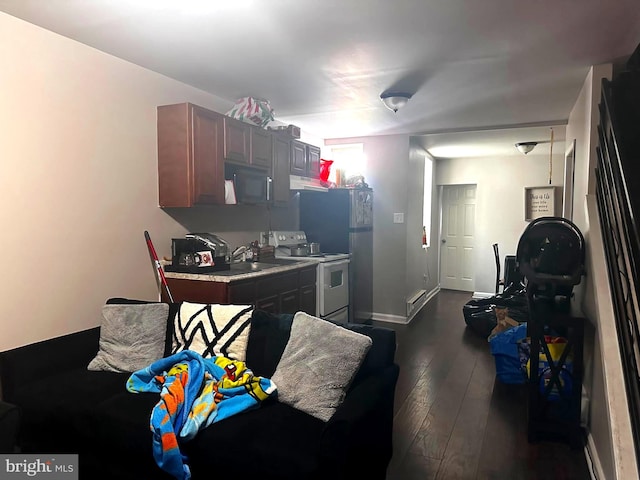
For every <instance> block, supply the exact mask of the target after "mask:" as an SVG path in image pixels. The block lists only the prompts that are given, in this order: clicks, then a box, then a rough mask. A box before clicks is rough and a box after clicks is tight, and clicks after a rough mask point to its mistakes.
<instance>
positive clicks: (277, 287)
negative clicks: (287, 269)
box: [256, 272, 298, 298]
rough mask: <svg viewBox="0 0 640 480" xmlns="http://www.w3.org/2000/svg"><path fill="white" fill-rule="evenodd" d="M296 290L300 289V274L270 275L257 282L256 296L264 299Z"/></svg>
mask: <svg viewBox="0 0 640 480" xmlns="http://www.w3.org/2000/svg"><path fill="white" fill-rule="evenodd" d="M294 288H298V272H293V273H285V274H282V275H270V276H268V277H264V278H261V279H258V280H257V282H256V296H257V297H258V298H262V297H266V296H269V295H275V294H278V293H280V292H285V291H287V290H292V289H294Z"/></svg>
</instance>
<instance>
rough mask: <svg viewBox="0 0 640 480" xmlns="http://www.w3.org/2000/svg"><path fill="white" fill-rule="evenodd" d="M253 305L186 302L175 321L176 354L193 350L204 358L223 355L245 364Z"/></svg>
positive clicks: (174, 346)
mask: <svg viewBox="0 0 640 480" xmlns="http://www.w3.org/2000/svg"><path fill="white" fill-rule="evenodd" d="M252 312H253V307H252V306H251V305H219V304H201V303H190V302H183V303H182V304H181V305H180V310H179V311H178V316H177V318H176V319H175V321H174V329H173V350H172V352H173V353H178V352H181V351H182V350H193V351H195V352H198V353H199V354H200V355H202V356H203V357H204V358H210V357H213V356H217V355H222V356H225V357H227V358H230V359H232V360H239V361H241V362H244V361H245V358H246V354H247V340H248V338H249V331H250V330H251V313H252Z"/></svg>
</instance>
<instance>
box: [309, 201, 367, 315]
mask: <svg viewBox="0 0 640 480" xmlns="http://www.w3.org/2000/svg"><path fill="white" fill-rule="evenodd" d="M300 229H301V230H304V232H305V233H306V235H307V241H308V242H319V243H320V249H321V250H322V252H324V253H349V254H351V263H350V265H349V292H350V299H349V305H350V312H349V322H353V323H365V322H368V321H370V320H371V315H372V311H373V191H372V190H370V189H352V188H335V189H330V190H329V191H328V192H312V191H303V192H300Z"/></svg>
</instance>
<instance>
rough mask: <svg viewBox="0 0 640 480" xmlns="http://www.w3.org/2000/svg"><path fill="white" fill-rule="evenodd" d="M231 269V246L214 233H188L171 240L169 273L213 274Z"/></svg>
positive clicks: (167, 267) (166, 268)
mask: <svg viewBox="0 0 640 480" xmlns="http://www.w3.org/2000/svg"><path fill="white" fill-rule="evenodd" d="M230 268H231V262H230V252H229V244H228V243H227V242H226V241H224V240H223V239H222V238H220V237H218V236H217V235H214V234H213V233H187V234H186V235H185V238H172V239H171V265H167V266H165V270H166V271H167V272H178V273H196V274H197V273H211V272H217V271H222V270H229V269H230Z"/></svg>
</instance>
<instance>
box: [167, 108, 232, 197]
mask: <svg viewBox="0 0 640 480" xmlns="http://www.w3.org/2000/svg"><path fill="white" fill-rule="evenodd" d="M223 118H224V117H223V115H221V114H219V113H216V112H213V111H211V110H207V109H204V108H201V107H198V106H196V105H193V104H190V103H181V104H177V105H165V106H161V107H158V118H157V128H158V190H159V198H158V200H159V205H160V206H161V207H191V206H193V205H207V204H221V203H224V162H223V161H221V159H222V156H223V151H222V149H223Z"/></svg>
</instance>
